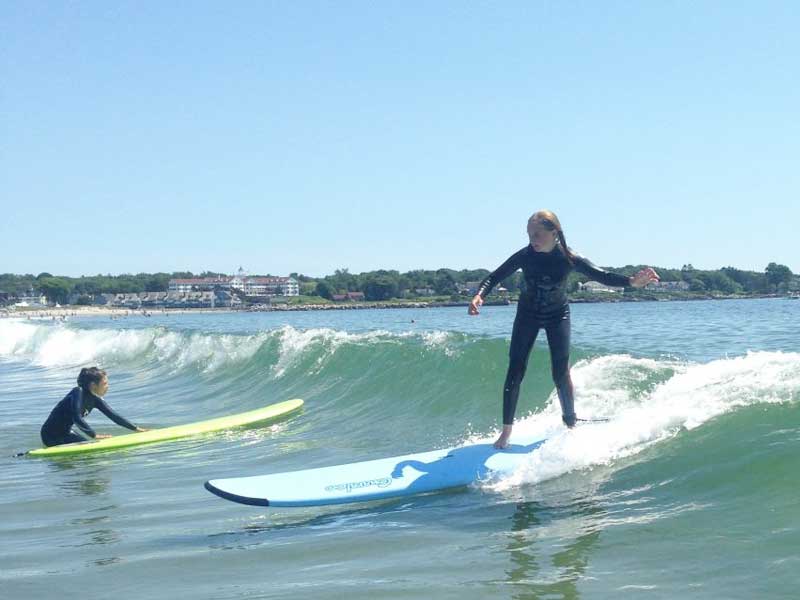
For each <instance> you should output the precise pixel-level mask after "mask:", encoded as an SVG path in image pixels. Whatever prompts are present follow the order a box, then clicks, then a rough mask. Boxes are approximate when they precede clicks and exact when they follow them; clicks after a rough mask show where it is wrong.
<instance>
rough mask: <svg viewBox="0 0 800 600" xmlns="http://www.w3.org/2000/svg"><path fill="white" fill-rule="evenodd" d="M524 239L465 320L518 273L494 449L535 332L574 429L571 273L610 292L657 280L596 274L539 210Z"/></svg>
mask: <svg viewBox="0 0 800 600" xmlns="http://www.w3.org/2000/svg"><path fill="white" fill-rule="evenodd" d="M528 237H529V239H530V244H528V245H526V246H525V247H524V248H523V249H522V250H519V251H518V252H516V253H515V254H513V255H512V256H511V257H510V258H509V259H508V260H506V262H504V263H503V264H502V265H500V267H498V268H497V270H496V271H494V272H493V273H490V274H489V275H488V276H487V277H486V279H484V280H483V281H482V282H481V284H480V285H479V286H478V293H477V294H475V297H474V298H473V299H472V301H471V302H470V304H469V309H468V313H469V314H470V315H477V314H478V312H479V310H478V309H479V307H480V306H481V304H483V301H484V299H485V298H486V296H487V294H489V292H490V291H491V290H492V288H493V287H494V286H495V285H497V284H498V283H500V282H501V281H503V280H504V279H506V278H507V277H510V276H511V275H512V274H513V273H515V272H516V271H517V270H518V269H522V274H523V277H524V281H525V284H526V289H525V290H524V291H523V292H522V293H521V294H520V297H519V303H518V305H517V316H516V318H515V319H514V327H513V329H512V333H511V349H510V351H509V363H508V372H507V374H506V381H505V385H504V386H503V432H502V433H501V434H500V437H499V438H497V440H496V441H495V443H494V446H495V448H505V447H506V446H508V439H509V438H510V437H511V430H512V427H513V424H514V413H515V412H516V409H517V399H518V398H519V388H520V384H521V383H522V379H523V377H525V369H526V368H527V365H528V357H529V356H530V353H531V349H532V348H533V343H534V342H535V341H536V336H537V335H538V333H539V330H540V329H544V330H545V333H546V334H547V343H548V345H549V346H550V363H551V369H552V374H553V381H554V383H555V385H556V392H557V393H558V399H559V401H560V403H561V418H562V420H563V421H564V424H565V425H566V426H567V427H570V428H572V427H574V426H575V422H576V420H577V417H576V415H575V400H574V391H573V387H572V379H570V374H569V338H570V315H569V303H568V302H567V276H568V275H569V274H570V272H571V271H572V270H573V269H574V270H575V271H577V272H578V273H581V274H583V275H586V277H588V278H589V279H592V280H594V281H599V282H600V283H602V284H604V285H608V286H616V287H628V286H631V287H644V286H646V285H647V284H648V283H651V282H653V281H658V279H659V278H658V274H657V273H656V272H655V271H654V270H653V269H652V268H650V267H648V268H645V269H642V270H641V271H639V272H638V273H636V275H634V276H633V277H626V276H624V275H617V274H616V273H609V272H608V271H604V270H602V269H599V268H598V267H596V266H595V265H593V264H592V263H591V262H589V261H588V260H587V259H586V258H584V257H582V256H580V255H578V254H576V253H574V252H573V251H572V249H571V248H569V246H567V241H566V239H565V237H564V231H563V229H562V228H561V223H560V222H559V220H558V217H557V216H556V215H555V214H554V213H552V212H550V211H549V210H541V211H539V212H537V213H534V214H533V215H532V216H531V218H530V219H529V220H528Z"/></svg>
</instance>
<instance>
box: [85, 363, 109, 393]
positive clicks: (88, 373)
mask: <svg viewBox="0 0 800 600" xmlns="http://www.w3.org/2000/svg"><path fill="white" fill-rule="evenodd" d="M103 377H107V375H106V372H105V371H104V370H103V369H101V368H99V367H86V368H84V369H81V372H80V374H79V375H78V385H79V386H80V388H81V389H82V390H83V391H84V392H90V389H89V388H90V386H91V385H92V384H93V383H94V384H99V383H100V382H101V381H103Z"/></svg>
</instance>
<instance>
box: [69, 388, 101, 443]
mask: <svg viewBox="0 0 800 600" xmlns="http://www.w3.org/2000/svg"><path fill="white" fill-rule="evenodd" d="M71 395H72V400H71V402H70V410H71V411H72V421H73V423H75V425H77V426H78V429H80V430H81V431H82V432H83V433H84V434H86V435H87V436H89V437H90V438H94V437H95V436H96V435H97V434H96V433H95V432H94V429H92V428H91V427H90V426H89V424H88V423H87V422H86V421H85V420H84V419H83V392H82V391H81V389H80V388H75V389H74V390H72V392H71Z"/></svg>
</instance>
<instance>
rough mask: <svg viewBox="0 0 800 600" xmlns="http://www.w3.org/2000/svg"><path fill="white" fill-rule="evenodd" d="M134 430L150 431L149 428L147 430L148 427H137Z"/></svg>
mask: <svg viewBox="0 0 800 600" xmlns="http://www.w3.org/2000/svg"><path fill="white" fill-rule="evenodd" d="M136 431H137V432H138V433H144V432H145V431H150V430H149V429H147V428H146V427H137V428H136Z"/></svg>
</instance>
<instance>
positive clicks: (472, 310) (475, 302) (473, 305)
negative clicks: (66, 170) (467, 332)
mask: <svg viewBox="0 0 800 600" xmlns="http://www.w3.org/2000/svg"><path fill="white" fill-rule="evenodd" d="M481 304H483V298H481V295H480V294H475V297H474V298H473V299H472V302H470V303H469V308H468V309H467V313H468V314H470V315H477V314H480V312H481V311H479V310H478V308H479V307H480V305H481Z"/></svg>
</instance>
